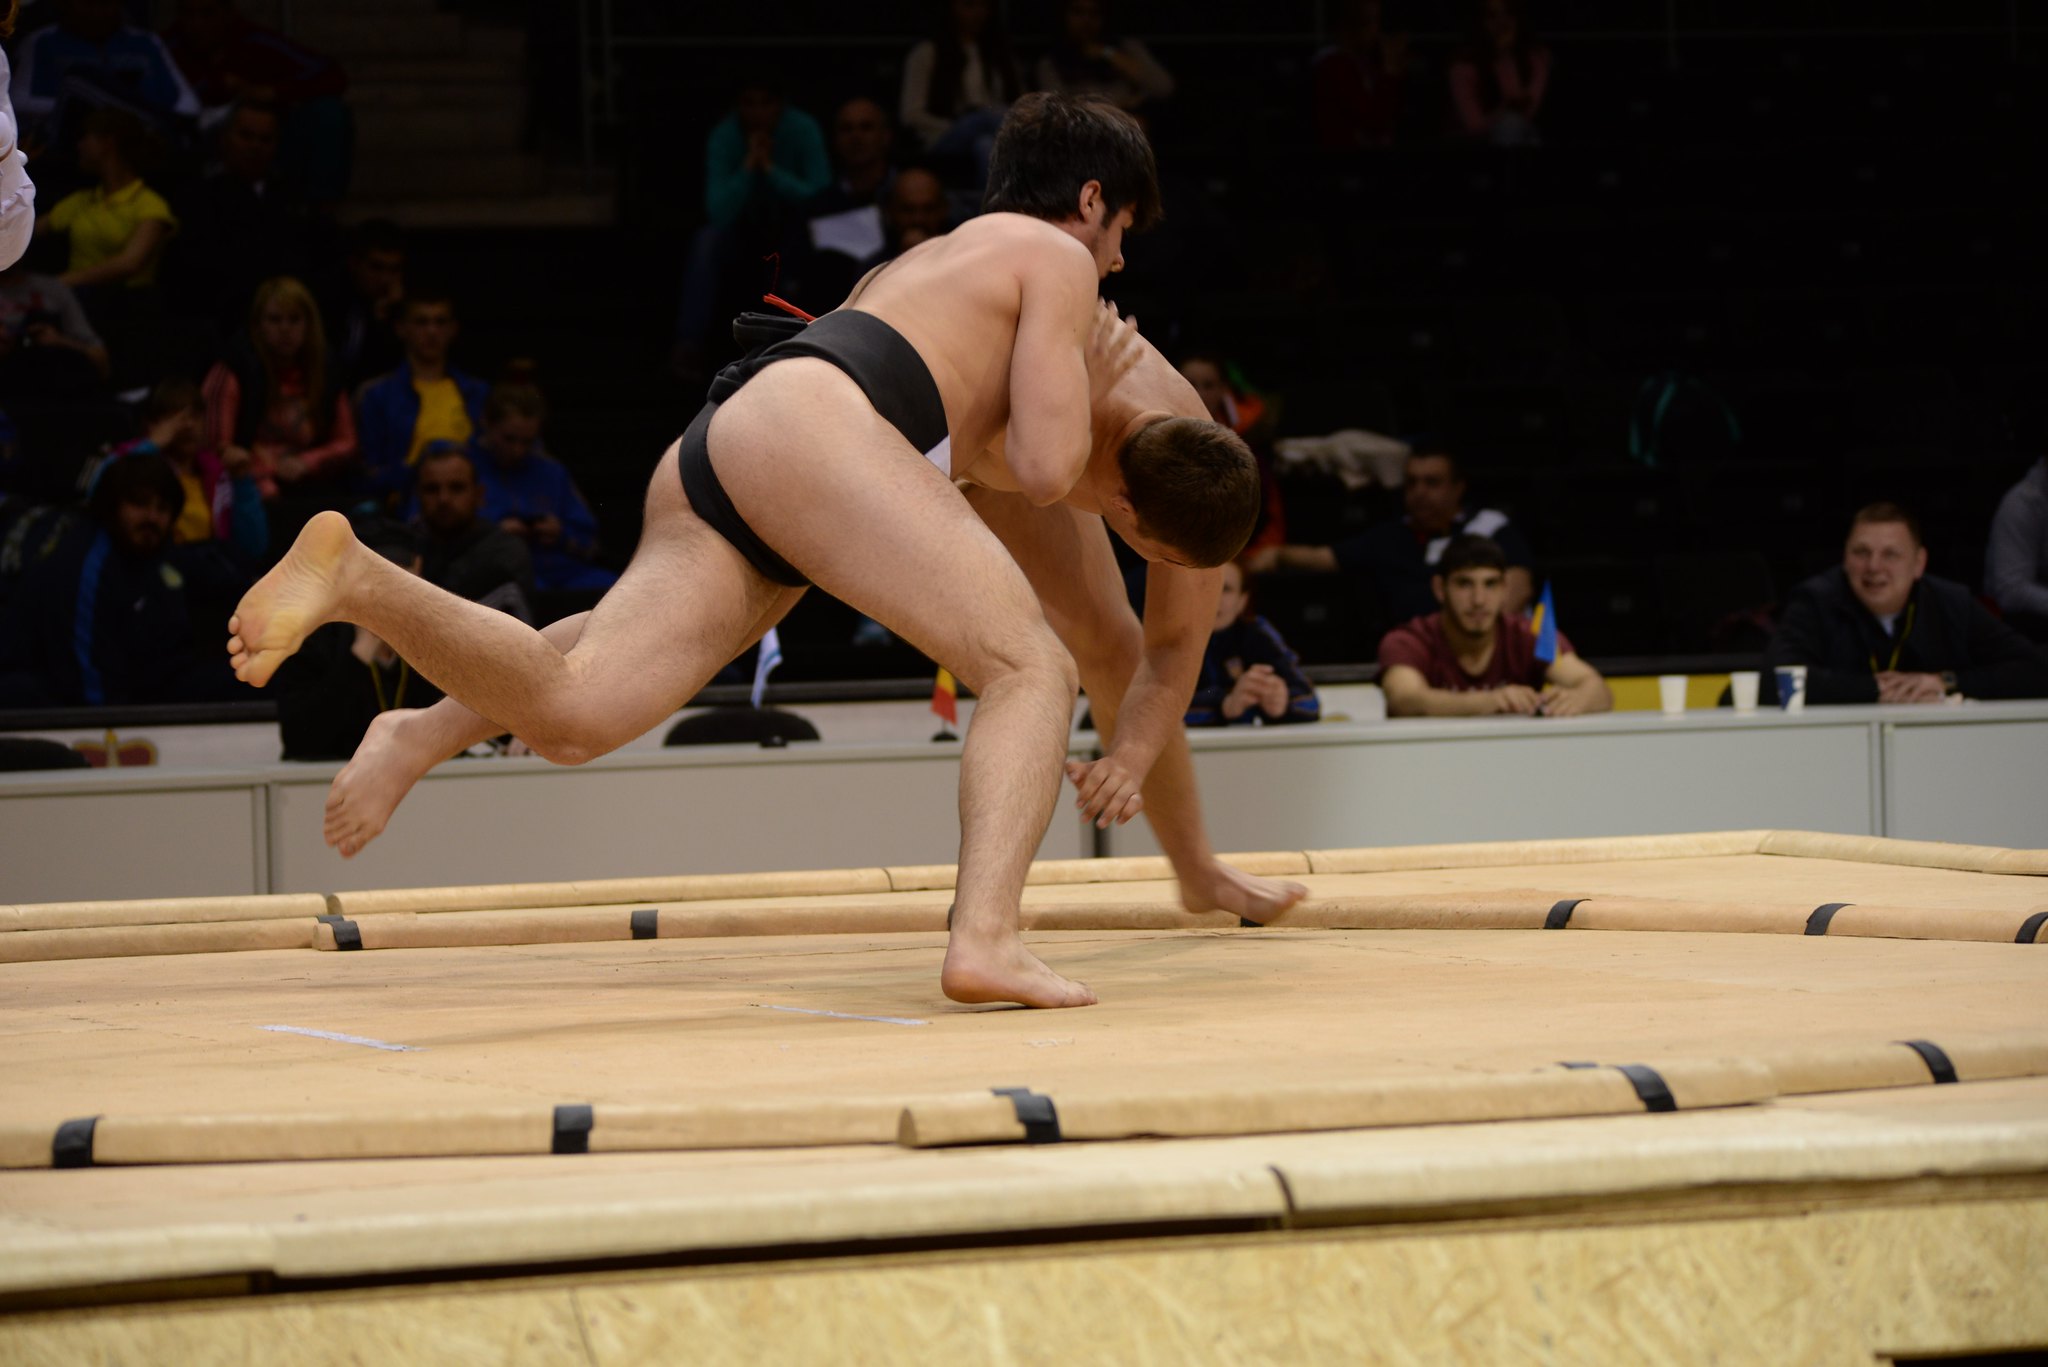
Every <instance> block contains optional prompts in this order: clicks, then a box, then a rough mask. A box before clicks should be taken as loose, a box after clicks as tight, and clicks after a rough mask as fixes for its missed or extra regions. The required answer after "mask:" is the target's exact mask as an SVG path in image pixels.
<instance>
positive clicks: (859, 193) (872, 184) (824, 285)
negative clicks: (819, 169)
mask: <svg viewBox="0 0 2048 1367" xmlns="http://www.w3.org/2000/svg"><path fill="white" fill-rule="evenodd" d="M893 136H894V131H893V129H892V128H891V127H890V124H889V116H888V115H887V114H885V113H883V112H882V106H880V105H879V104H876V103H875V102H874V101H873V100H870V99H868V98H867V97H865V96H856V97H854V98H853V99H850V100H848V101H847V102H846V103H845V104H842V105H841V106H839V112H838V113H837V114H836V115H834V116H833V119H832V165H833V168H834V177H833V180H832V183H831V184H830V185H827V186H826V187H825V188H824V189H823V190H820V191H819V192H818V193H817V194H816V195H815V196H813V197H812V199H811V202H810V203H808V204H806V205H805V206H804V209H803V212H804V231H803V235H802V239H801V240H800V241H798V240H792V241H791V242H790V244H789V250H788V252H787V253H785V255H784V257H783V261H784V264H785V265H788V266H789V267H791V270H792V272H793V277H785V278H786V279H787V280H788V283H789V289H788V290H784V291H783V293H785V294H787V295H788V296H789V297H790V298H792V299H796V300H798V301H800V302H805V303H808V304H810V305H812V306H814V307H816V308H818V309H819V310H821V311H822V310H824V309H827V308H830V307H831V306H832V305H834V304H837V303H838V302H839V301H840V300H841V299H843V298H845V296H846V290H845V289H844V288H843V277H844V275H845V272H846V267H847V264H848V263H849V262H854V261H864V260H866V259H867V258H868V257H871V256H873V255H875V253H877V252H879V251H881V250H882V249H883V247H884V245H885V243H886V242H887V236H886V234H885V232H884V230H883V227H882V206H881V201H882V200H883V199H885V198H886V197H887V196H888V193H889V187H890V186H891V185H892V184H893V183H894V182H895V179H896V168H895V167H894V166H893V165H892V164H891V163H890V161H889V147H890V143H891V141H892V139H893Z"/></svg>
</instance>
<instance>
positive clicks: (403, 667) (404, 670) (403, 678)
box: [363, 660, 412, 712]
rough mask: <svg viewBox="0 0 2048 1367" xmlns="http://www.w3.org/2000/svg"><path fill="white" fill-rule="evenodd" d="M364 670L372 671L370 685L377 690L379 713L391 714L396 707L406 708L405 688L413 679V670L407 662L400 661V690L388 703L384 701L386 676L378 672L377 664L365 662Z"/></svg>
mask: <svg viewBox="0 0 2048 1367" xmlns="http://www.w3.org/2000/svg"><path fill="white" fill-rule="evenodd" d="M363 668H365V669H367V670H369V671H370V683H371V684H372V685H373V686H374V687H375V688H376V690H377V710H378V711H379V712H389V711H390V710H391V709H392V708H394V707H403V706H405V686H406V684H407V683H409V682H410V681H411V679H412V669H411V667H410V666H408V665H407V664H406V662H405V661H403V660H400V661H399V662H398V690H397V693H396V695H395V696H394V697H393V698H392V699H391V701H390V702H388V703H387V702H385V701H384V675H383V674H382V672H380V671H379V670H378V668H377V666H376V663H375V662H374V661H370V660H365V661H363Z"/></svg>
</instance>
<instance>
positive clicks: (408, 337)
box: [356, 288, 490, 511]
mask: <svg viewBox="0 0 2048 1367" xmlns="http://www.w3.org/2000/svg"><path fill="white" fill-rule="evenodd" d="M461 331H462V324H461V323H460V322H459V321H458V320H457V318H456V316H455V301H454V300H452V299H450V298H449V297H448V295H447V293H446V292H444V291H440V290H435V289H430V288H422V289H419V290H416V291H415V292H413V293H412V294H410V295H408V296H407V297H406V299H405V302H404V303H403V304H401V305H400V306H399V309H398V341H399V345H400V346H401V347H403V348H404V351H405V359H404V360H403V361H401V362H399V365H398V369H396V370H394V371H392V372H391V373H390V374H389V375H386V376H384V377H383V378H382V379H379V380H375V381H372V382H371V383H370V384H368V385H365V386H364V387H363V391H362V393H361V395H360V396H359V397H358V400H357V405H358V411H357V420H358V421H357V429H356V435H357V438H358V440H359V441H360V442H361V444H362V451H363V470H364V479H365V481H366V483H367V486H368V489H369V492H370V494H371V496H372V497H373V498H375V499H376V500H378V501H379V502H380V503H382V504H383V505H384V506H385V507H387V508H390V509H392V510H394V511H395V510H397V509H399V508H402V507H404V506H405V500H406V496H407V495H408V494H409V493H410V492H411V490H412V479H413V466H414V464H415V463H417V462H418V460H419V458H420V452H421V451H423V450H425V449H426V447H427V444H428V443H429V442H436V441H445V442H453V443H454V444H455V445H456V446H458V447H463V446H467V445H468V444H469V440H470V438H471V437H473V436H475V435H476V431H477V428H478V427H479V426H480V425H481V424H482V421H483V413H484V400H485V399H487V398H489V397H490V386H489V385H486V384H485V383H484V382H483V381H482V380H479V379H478V378H476V376H474V375H468V374H464V373H463V372H462V371H460V370H457V369H455V368H454V367H453V366H451V365H450V364H449V363H448V350H449V348H450V347H451V346H453V345H454V343H455V339H456V337H457V336H458V335H459V334H460V333H461Z"/></svg>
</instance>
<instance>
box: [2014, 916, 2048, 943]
mask: <svg viewBox="0 0 2048 1367" xmlns="http://www.w3.org/2000/svg"><path fill="white" fill-rule="evenodd" d="M2044 925H2048V911H2037V912H2035V913H2034V914H2033V915H2032V916H2029V917H2028V918H2027V919H2026V920H2024V921H2022V922H2020V933H2019V934H2018V935H2016V936H2014V937H2013V943H2014V944H2016V945H2038V944H2042V943H2044V941H2043V940H2042V939H2041V927H2042V926H2044Z"/></svg>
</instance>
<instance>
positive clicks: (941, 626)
mask: <svg viewBox="0 0 2048 1367" xmlns="http://www.w3.org/2000/svg"><path fill="white" fill-rule="evenodd" d="M859 396H860V391H859V390H858V389H856V388H855V387H854V386H853V384H852V382H851V381H850V380H848V379H847V378H846V377H845V376H844V375H843V374H841V373H840V372H839V371H838V370H836V369H835V368H833V367H832V366H830V365H829V364H827V363H825V362H822V361H815V360H808V359H802V360H791V361H784V362H782V363H781V364H778V365H775V366H772V367H770V368H769V369H767V370H765V371H763V372H762V373H761V374H760V375H759V376H757V377H756V378H755V379H754V380H753V381H752V382H750V383H749V384H748V386H747V388H746V390H744V391H742V393H741V394H739V395H737V396H735V397H734V398H733V399H732V400H731V401H730V402H728V403H727V404H726V405H725V406H724V407H723V408H722V409H720V410H719V414H718V417H717V418H716V419H715V420H714V421H713V423H712V426H711V432H710V447H711V456H712V461H713V463H714V464H715V465H716V466H717V469H718V474H719V477H720V479H721V480H722V481H723V482H724V484H725V486H726V489H727V491H728V492H729V493H730V494H731V495H732V500H733V504H734V506H735V507H737V508H738V509H739V512H740V515H741V516H743V517H744V518H746V520H747V522H748V523H749V525H751V526H752V527H753V528H754V529H755V530H756V531H757V532H759V533H760V535H761V537H762V539H763V540H765V541H766V542H767V543H768V544H769V545H771V546H773V547H775V549H776V550H777V551H779V552H781V554H782V555H783V556H784V557H785V558H787V559H788V560H789V562H790V563H791V564H793V565H795V566H796V567H797V568H798V569H799V570H802V571H803V572H804V573H805V574H806V575H807V576H809V577H810V578H811V579H812V581H813V582H815V583H816V584H817V585H818V587H819V588H821V589H823V590H825V591H826V592H828V593H830V594H832V595H833V596H834V597H836V598H839V599H840V600H842V601H843V602H845V603H847V604H848V605H849V606H851V607H853V608H855V609H856V610H858V611H860V612H864V613H866V614H867V615H868V616H870V617H873V618H874V619H875V620H877V621H879V622H881V623H882V624H883V625H884V626H886V627H888V628H889V629H890V630H892V631H894V632H896V634H897V635H899V636H901V637H903V638H904V639H905V640H907V641H909V642H910V643H911V644H912V645H914V646H916V647H917V648H918V649H920V650H922V651H924V652H925V654H927V655H929V656H931V657H932V658H933V659H936V660H938V661H940V662H941V663H943V664H944V665H945V666H946V667H947V668H948V669H950V670H951V671H952V672H953V673H954V674H955V675H957V676H958V677H959V678H960V679H961V681H962V682H964V683H966V684H967V685H968V686H969V687H971V688H972V689H973V690H974V692H975V695H976V698H977V702H976V703H975V709H974V719H973V723H972V725H970V726H969V728H968V731H967V740H966V744H965V745H964V746H963V748H962V751H961V757H960V871H959V878H958V882H957V884H956V887H955V892H954V916H953V933H952V938H951V941H950V943H949V944H948V946H947V950H946V965H945V970H944V972H943V973H942V975H941V977H940V984H941V986H942V987H943V988H944V989H945V992H946V994H947V995H948V996H950V997H952V998H954V999H955V1000H958V1001H1016V1002H1023V1003H1025V1004H1027V1005H1031V1006H1083V1005H1087V1004H1089V1003H1091V1002H1092V1001H1094V996H1093V994H1091V993H1090V992H1089V991H1088V990H1087V989H1086V988H1085V987H1082V986H1081V985H1080V984H1078V983H1072V982H1069V981H1067V980H1066V979H1065V978H1062V977H1060V976H1059V975H1058V974H1056V973H1054V972H1053V971H1052V970H1051V969H1049V968H1047V967H1046V966H1045V965H1044V964H1042V963H1040V962H1039V961H1038V960H1037V959H1036V958H1035V957H1033V956H1032V955H1031V953H1030V952H1029V951H1028V950H1026V949H1025V948H1024V943H1023V940H1022V939H1021V937H1020V936H1019V935H1018V911H1019V900H1020V898H1021V896H1022V894H1023V888H1024V878H1025V874H1026V872H1027V870H1028V869H1029V868H1030V865H1031V857H1032V855H1033V854H1034V853H1035V852H1036V851H1037V849H1038V843H1039V841H1040V840H1041V839H1042V838H1043V836H1044V835H1045V829H1046V825H1047V823H1048V822H1049V821H1050V820H1051V818H1052V812H1053V807H1054V804H1055V802H1056V801H1057V799H1058V796H1059V784H1060V764H1061V761H1062V760H1063V759H1064V757H1065V755H1066V750H1067V735H1068V731H1069V729H1070V727H1071V724H1072V718H1073V706H1074V696H1075V690H1076V688H1077V679H1076V676H1075V673H1074V664H1073V660H1072V658H1071V657H1069V656H1068V654H1067V652H1066V650H1065V649H1064V648H1062V647H1061V645H1060V643H1059V640H1058V638H1056V637H1055V636H1054V635H1053V634H1052V630H1051V629H1050V628H1049V627H1047V626H1046V624H1045V617H1044V615H1043V614H1042V613H1040V611H1039V609H1038V602H1037V599H1036V598H1034V597H1033V595H1032V593H1031V587H1030V585H1029V584H1027V583H1026V582H1025V581H1024V576H1023V574H1022V573H1021V572H1019V570H1018V569H1017V566H1016V563H1015V562H1014V561H1012V560H1011V559H1010V557H1009V555H1008V554H1007V553H1006V552H1005V551H1004V550H1003V548H1002V545H1001V543H1000V542H998V541H997V540H996V539H995V537H994V536H993V535H992V534H990V532H989V530H988V528H986V527H984V526H983V525H982V524H981V521H980V519H978V518H976V517H975V516H974V513H973V512H972V511H971V510H970V509H969V508H968V506H967V504H966V502H965V500H963V499H962V498H961V497H960V495H959V493H958V491H956V490H955V489H954V488H953V486H952V484H951V482H950V481H948V480H947V479H946V478H945V477H944V476H942V475H940V474H939V472H938V471H937V470H935V469H933V468H932V466H931V465H930V464H929V463H927V462H926V461H925V460H924V459H922V458H921V457H920V456H919V455H918V454H917V453H916V452H915V451H913V450H912V449H911V448H910V445H909V443H907V442H906V441H904V439H903V437H902V436H901V434H899V433H898V432H897V431H896V429H895V428H893V427H891V426H890V425H889V424H887V423H886V422H885V421H883V420H882V418H881V417H880V416H878V415H877V414H876V413H875V412H874V410H873V409H872V408H869V407H867V406H866V404H865V402H864V401H860V400H859ZM745 399H753V400H758V402H757V403H746V404H743V403H742V402H741V401H742V400H745ZM796 493H801V495H802V496H801V497H797V496H794V494H796Z"/></svg>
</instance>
